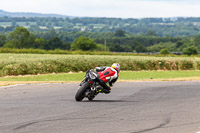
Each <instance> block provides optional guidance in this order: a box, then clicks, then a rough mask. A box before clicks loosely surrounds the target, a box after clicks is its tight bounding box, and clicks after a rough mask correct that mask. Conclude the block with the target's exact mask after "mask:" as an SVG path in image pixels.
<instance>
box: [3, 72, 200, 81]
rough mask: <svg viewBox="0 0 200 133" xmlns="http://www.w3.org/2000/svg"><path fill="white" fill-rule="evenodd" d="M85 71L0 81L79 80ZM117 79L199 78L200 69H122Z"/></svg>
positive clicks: (5, 78)
mask: <svg viewBox="0 0 200 133" xmlns="http://www.w3.org/2000/svg"><path fill="white" fill-rule="evenodd" d="M84 75H85V73H60V74H45V75H36V76H16V77H13V76H11V77H2V78H0V81H45V82H50V81H52V82H55V81H63V82H70V81H81V80H82V79H83V78H84ZM119 75H120V76H119V80H136V81H137V80H154V79H157V80H171V79H176V78H179V79H181V78H182V79H184V78H192V77H195V78H198V77H199V79H200V71H137V72H136V71H123V72H120V74H119Z"/></svg>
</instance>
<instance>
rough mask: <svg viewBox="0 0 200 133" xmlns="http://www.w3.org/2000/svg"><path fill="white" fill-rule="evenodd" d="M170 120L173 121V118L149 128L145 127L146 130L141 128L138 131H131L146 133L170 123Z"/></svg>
mask: <svg viewBox="0 0 200 133" xmlns="http://www.w3.org/2000/svg"><path fill="white" fill-rule="evenodd" d="M170 121H171V118H167V119H166V120H165V121H163V123H161V124H159V125H158V126H156V127H152V128H148V129H144V130H140V131H136V132H131V133H144V132H148V131H152V130H156V129H159V128H162V127H163V126H165V125H167V124H169V123H170Z"/></svg>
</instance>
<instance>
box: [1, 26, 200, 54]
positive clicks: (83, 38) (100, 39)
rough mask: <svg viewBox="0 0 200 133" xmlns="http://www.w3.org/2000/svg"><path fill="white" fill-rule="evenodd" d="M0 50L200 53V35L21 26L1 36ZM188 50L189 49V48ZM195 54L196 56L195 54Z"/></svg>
mask: <svg viewBox="0 0 200 133" xmlns="http://www.w3.org/2000/svg"><path fill="white" fill-rule="evenodd" d="M0 47H6V48H19V49H21V48H34V49H45V50H55V49H62V50H83V51H93V50H95V51H112V52H136V53H147V52H151V53H155V52H160V51H161V50H162V51H163V49H165V52H163V53H166V51H169V52H185V51H186V53H187V52H188V50H189V51H195V52H196V53H198V51H199V50H200V35H198V36H193V37H169V36H167V37H160V36H158V35H157V34H156V33H155V32H154V31H152V30H149V31H147V32H146V33H145V34H141V35H134V34H131V33H128V32H125V31H124V30H116V31H115V32H105V33H95V32H60V31H55V30H49V31H45V32H30V31H29V30H28V29H26V28H24V27H17V28H16V29H15V30H14V31H12V32H10V33H7V34H0ZM186 48H187V49H186ZM195 52H193V53H195Z"/></svg>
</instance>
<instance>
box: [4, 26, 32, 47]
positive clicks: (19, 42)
mask: <svg viewBox="0 0 200 133" xmlns="http://www.w3.org/2000/svg"><path fill="white" fill-rule="evenodd" d="M34 40H35V37H34V35H33V34H32V33H30V32H29V31H28V30H27V29H26V28H24V27H17V28H16V29H15V31H13V32H11V33H10V34H9V36H8V41H7V43H6V44H5V45H4V46H5V47H10V48H31V47H33V43H34Z"/></svg>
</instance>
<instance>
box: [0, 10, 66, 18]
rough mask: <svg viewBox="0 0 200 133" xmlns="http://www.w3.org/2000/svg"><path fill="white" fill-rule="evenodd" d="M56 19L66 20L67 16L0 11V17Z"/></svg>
mask: <svg viewBox="0 0 200 133" xmlns="http://www.w3.org/2000/svg"><path fill="white" fill-rule="evenodd" d="M4 16H7V17H27V18H28V17H56V18H66V17H69V16H64V15H58V14H42V13H28V12H6V11H3V10H0V17H4Z"/></svg>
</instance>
